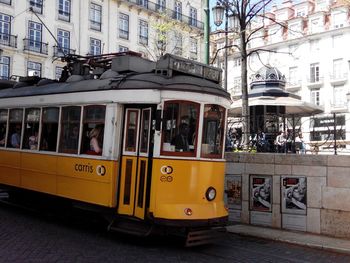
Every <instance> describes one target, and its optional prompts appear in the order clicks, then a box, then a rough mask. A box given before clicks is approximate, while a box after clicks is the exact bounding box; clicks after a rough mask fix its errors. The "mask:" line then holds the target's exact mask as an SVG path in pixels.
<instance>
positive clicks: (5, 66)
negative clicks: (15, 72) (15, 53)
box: [0, 56, 10, 80]
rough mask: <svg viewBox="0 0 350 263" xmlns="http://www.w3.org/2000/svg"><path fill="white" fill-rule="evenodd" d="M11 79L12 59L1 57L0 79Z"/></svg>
mask: <svg viewBox="0 0 350 263" xmlns="http://www.w3.org/2000/svg"><path fill="white" fill-rule="evenodd" d="M9 78H10V58H9V57H4V56H3V57H0V79H7V80H8V79H9Z"/></svg>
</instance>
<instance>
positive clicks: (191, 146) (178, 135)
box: [162, 101, 199, 156]
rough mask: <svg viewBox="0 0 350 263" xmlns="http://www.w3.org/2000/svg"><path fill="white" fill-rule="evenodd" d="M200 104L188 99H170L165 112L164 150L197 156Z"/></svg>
mask: <svg viewBox="0 0 350 263" xmlns="http://www.w3.org/2000/svg"><path fill="white" fill-rule="evenodd" d="M198 116H199V104H197V103H194V102H188V101H168V102H166V103H165V105H164V112H163V120H164V121H163V142H162V152H164V153H165V154H170V155H172V154H173V152H174V153H175V155H178V154H180V155H181V154H184V155H187V156H195V152H196V145H197V143H196V141H197V137H196V134H197V131H198Z"/></svg>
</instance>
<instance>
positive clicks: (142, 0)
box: [122, 0, 204, 30]
mask: <svg viewBox="0 0 350 263" xmlns="http://www.w3.org/2000/svg"><path fill="white" fill-rule="evenodd" d="M122 2H128V3H130V4H132V5H136V6H139V7H141V8H143V9H146V10H149V11H152V12H156V13H160V14H164V15H165V16H166V17H171V18H172V19H175V20H178V21H181V22H183V23H186V24H188V25H189V26H192V27H196V28H199V29H201V30H203V29H204V23H203V22H201V21H198V20H197V19H193V18H192V17H189V16H186V15H184V14H182V13H178V12H175V11H174V10H171V9H168V8H165V7H164V6H163V5H159V4H157V3H154V2H151V1H148V0H122Z"/></svg>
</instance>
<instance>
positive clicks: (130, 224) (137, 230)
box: [108, 219, 153, 237]
mask: <svg viewBox="0 0 350 263" xmlns="http://www.w3.org/2000/svg"><path fill="white" fill-rule="evenodd" d="M152 229H153V225H147V224H145V223H144V222H143V221H134V220H127V219H121V220H118V219H116V220H114V221H113V222H112V223H111V224H110V225H109V226H108V230H109V231H115V232H120V233H125V234H131V235H136V236H144V237H145V236H149V235H150V233H151V232H152Z"/></svg>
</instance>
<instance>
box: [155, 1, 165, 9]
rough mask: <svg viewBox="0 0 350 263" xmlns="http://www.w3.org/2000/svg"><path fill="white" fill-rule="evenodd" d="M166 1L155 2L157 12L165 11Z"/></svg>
mask: <svg viewBox="0 0 350 263" xmlns="http://www.w3.org/2000/svg"><path fill="white" fill-rule="evenodd" d="M165 8H166V1H165V0H157V10H158V11H159V12H163V11H165Z"/></svg>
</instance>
